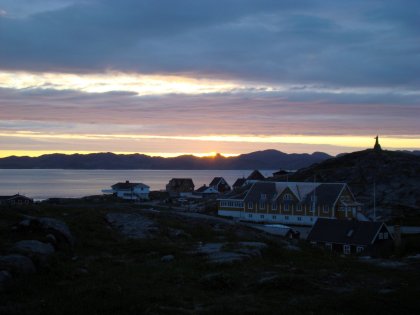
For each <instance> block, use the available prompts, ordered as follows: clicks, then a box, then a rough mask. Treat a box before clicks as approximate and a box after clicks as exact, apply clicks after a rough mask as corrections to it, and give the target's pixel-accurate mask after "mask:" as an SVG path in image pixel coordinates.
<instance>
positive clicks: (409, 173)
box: [289, 150, 420, 215]
mask: <svg viewBox="0 0 420 315" xmlns="http://www.w3.org/2000/svg"><path fill="white" fill-rule="evenodd" d="M314 177H315V178H316V181H319V182H346V183H348V184H349V186H350V188H351V189H352V191H353V193H354V194H355V197H356V199H358V201H360V202H362V203H364V204H365V206H367V207H368V208H372V207H373V191H374V187H375V191H376V205H377V207H380V208H385V209H391V210H392V211H394V214H396V215H398V212H399V211H398V210H414V211H417V212H418V211H420V157H419V156H416V155H414V154H409V153H403V152H395V151H386V150H379V151H378V150H376V151H375V150H364V151H359V152H353V153H349V154H345V155H341V156H339V157H337V158H332V159H329V160H326V161H324V162H322V163H320V164H316V165H313V166H311V167H309V168H305V169H301V170H299V171H298V172H296V173H295V174H293V175H291V176H290V177H289V180H293V181H313V180H314ZM395 212H396V213H395Z"/></svg>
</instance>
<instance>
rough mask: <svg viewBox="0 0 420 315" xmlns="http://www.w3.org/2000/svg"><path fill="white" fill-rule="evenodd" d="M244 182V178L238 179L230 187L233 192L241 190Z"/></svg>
mask: <svg viewBox="0 0 420 315" xmlns="http://www.w3.org/2000/svg"><path fill="white" fill-rule="evenodd" d="M245 182H246V178H245V177H242V178H238V179H237V180H236V181H235V182H234V183H233V185H232V188H233V189H234V190H236V189H239V188H241V187H242V186H243V185H244V184H245Z"/></svg>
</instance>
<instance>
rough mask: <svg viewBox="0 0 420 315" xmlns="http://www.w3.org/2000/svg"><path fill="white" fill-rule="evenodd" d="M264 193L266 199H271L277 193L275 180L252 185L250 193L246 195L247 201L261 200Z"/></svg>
mask: <svg viewBox="0 0 420 315" xmlns="http://www.w3.org/2000/svg"><path fill="white" fill-rule="evenodd" d="M262 195H265V199H266V200H267V201H270V200H272V199H273V198H274V196H276V195H277V190H276V183H273V182H256V183H254V185H252V187H251V189H250V190H249V192H248V194H247V195H246V198H245V201H251V200H260V199H261V198H262Z"/></svg>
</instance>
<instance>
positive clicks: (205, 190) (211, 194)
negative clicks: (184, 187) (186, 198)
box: [194, 185, 219, 198]
mask: <svg viewBox="0 0 420 315" xmlns="http://www.w3.org/2000/svg"><path fill="white" fill-rule="evenodd" d="M194 195H195V196H200V197H202V198H217V197H218V196H219V191H217V189H216V188H214V187H211V186H206V185H203V186H201V187H200V188H198V189H197V190H196V191H194Z"/></svg>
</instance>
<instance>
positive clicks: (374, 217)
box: [373, 179, 376, 222]
mask: <svg viewBox="0 0 420 315" xmlns="http://www.w3.org/2000/svg"><path fill="white" fill-rule="evenodd" d="M373 222H376V179H373Z"/></svg>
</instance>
